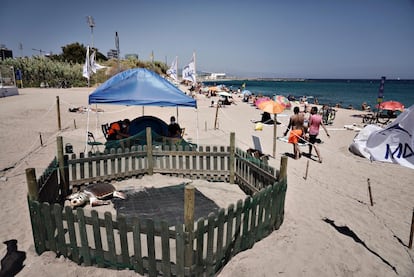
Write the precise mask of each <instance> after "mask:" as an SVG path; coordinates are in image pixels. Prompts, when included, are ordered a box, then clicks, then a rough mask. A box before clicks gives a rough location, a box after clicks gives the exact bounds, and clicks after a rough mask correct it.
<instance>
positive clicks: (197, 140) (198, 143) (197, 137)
mask: <svg viewBox="0 0 414 277" xmlns="http://www.w3.org/2000/svg"><path fill="white" fill-rule="evenodd" d="M196 114H197V123H196V124H197V126H196V127H197V130H196V142H197V148H196V149H197V151H198V148H199V147H200V142H199V135H198V109H197V108H196Z"/></svg>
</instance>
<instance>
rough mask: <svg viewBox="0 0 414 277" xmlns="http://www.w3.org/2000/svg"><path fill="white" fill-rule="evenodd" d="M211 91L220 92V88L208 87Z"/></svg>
mask: <svg viewBox="0 0 414 277" xmlns="http://www.w3.org/2000/svg"><path fill="white" fill-rule="evenodd" d="M208 90H209V91H218V88H217V87H216V86H214V87H208Z"/></svg>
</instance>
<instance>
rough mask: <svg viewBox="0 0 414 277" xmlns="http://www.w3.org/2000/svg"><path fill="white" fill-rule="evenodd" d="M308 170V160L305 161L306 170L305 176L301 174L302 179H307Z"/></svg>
mask: <svg viewBox="0 0 414 277" xmlns="http://www.w3.org/2000/svg"><path fill="white" fill-rule="evenodd" d="M308 170H309V160H307V161H306V171H305V176H303V179H305V180H306V179H307V178H308Z"/></svg>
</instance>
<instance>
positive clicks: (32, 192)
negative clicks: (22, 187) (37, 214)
mask: <svg viewBox="0 0 414 277" xmlns="http://www.w3.org/2000/svg"><path fill="white" fill-rule="evenodd" d="M26 182H27V189H28V192H27V193H28V196H29V199H30V200H32V201H38V200H39V189H38V187H37V182H36V171H35V169H34V168H26Z"/></svg>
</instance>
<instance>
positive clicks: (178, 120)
mask: <svg viewBox="0 0 414 277" xmlns="http://www.w3.org/2000/svg"><path fill="white" fill-rule="evenodd" d="M175 107H176V110H177V112H176V113H177V116H176V117H177V122H180V121H179V120H178V106H175Z"/></svg>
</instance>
